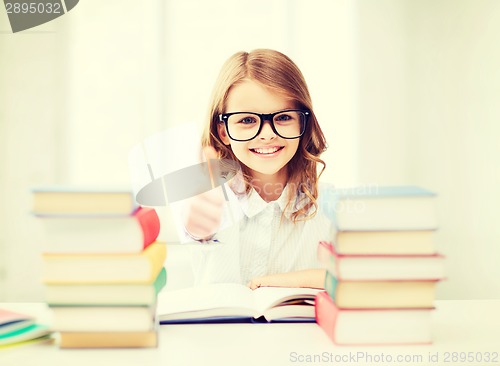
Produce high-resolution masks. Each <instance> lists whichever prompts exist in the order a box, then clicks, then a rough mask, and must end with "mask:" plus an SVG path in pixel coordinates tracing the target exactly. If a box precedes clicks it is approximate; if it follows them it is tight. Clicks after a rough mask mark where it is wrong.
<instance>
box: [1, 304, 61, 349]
mask: <svg viewBox="0 0 500 366" xmlns="http://www.w3.org/2000/svg"><path fill="white" fill-rule="evenodd" d="M51 333H52V332H51V330H50V329H49V327H48V326H47V325H45V324H40V323H37V322H36V320H35V318H34V317H33V316H31V315H27V314H21V313H18V312H14V311H11V310H8V309H0V349H2V348H4V347H10V346H17V345H22V344H28V343H34V342H42V341H49V340H50V336H51Z"/></svg>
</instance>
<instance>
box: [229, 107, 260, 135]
mask: <svg viewBox="0 0 500 366" xmlns="http://www.w3.org/2000/svg"><path fill="white" fill-rule="evenodd" d="M259 126H260V117H259V116H258V115H257V114H253V113H235V114H232V115H230V116H229V118H228V119H227V128H228V133H229V136H230V137H231V138H233V139H236V140H250V139H253V138H254V137H255V135H257V131H258V130H259Z"/></svg>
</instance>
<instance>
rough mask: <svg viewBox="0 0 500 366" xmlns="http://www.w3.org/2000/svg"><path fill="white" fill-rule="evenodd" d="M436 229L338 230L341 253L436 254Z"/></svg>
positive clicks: (337, 242)
mask: <svg viewBox="0 0 500 366" xmlns="http://www.w3.org/2000/svg"><path fill="white" fill-rule="evenodd" d="M435 233H436V231H435V230H391V231H338V232H337V233H336V237H335V240H334V242H333V244H334V245H335V249H336V251H337V253H339V254H435V253H436V252H437V249H436V243H435V238H436V236H435Z"/></svg>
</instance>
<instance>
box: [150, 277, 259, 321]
mask: <svg viewBox="0 0 500 366" xmlns="http://www.w3.org/2000/svg"><path fill="white" fill-rule="evenodd" d="M213 309H220V311H219V312H214V311H208V310H213ZM189 313H196V314H189ZM255 313H256V311H255V308H254V303H253V299H252V290H250V288H248V287H246V286H244V285H240V284H234V283H231V284H211V285H206V286H197V287H190V288H186V289H180V290H174V291H162V292H160V293H159V294H158V306H157V314H158V316H159V317H160V320H161V319H167V318H170V317H169V315H174V314H185V318H193V317H203V316H234V315H241V316H253V315H255ZM204 314H206V315H204ZM215 314H217V315H215ZM175 318H176V319H182V318H183V316H176V317H175Z"/></svg>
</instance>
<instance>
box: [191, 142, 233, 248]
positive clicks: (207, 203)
mask: <svg viewBox="0 0 500 366" xmlns="http://www.w3.org/2000/svg"><path fill="white" fill-rule="evenodd" d="M203 155H204V156H205V159H206V160H207V164H208V170H209V173H210V179H211V181H212V187H213V186H216V187H215V188H213V189H212V190H210V191H207V192H204V193H201V194H199V195H197V196H194V197H191V198H189V199H188V202H187V204H186V208H185V212H184V217H183V224H184V228H185V229H186V231H187V233H188V234H189V236H191V237H192V238H193V239H195V240H209V239H210V238H211V237H213V236H214V235H215V233H216V232H217V230H218V228H219V226H220V224H221V221H222V212H223V207H224V194H223V192H222V187H221V186H220V185H215V184H214V180H215V179H216V178H215V177H214V176H213V174H212V171H213V170H214V169H213V167H212V166H211V164H213V160H215V159H218V155H217V152H216V151H215V149H214V148H213V147H211V146H207V147H205V148H204V149H203ZM215 170H217V169H215Z"/></svg>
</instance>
